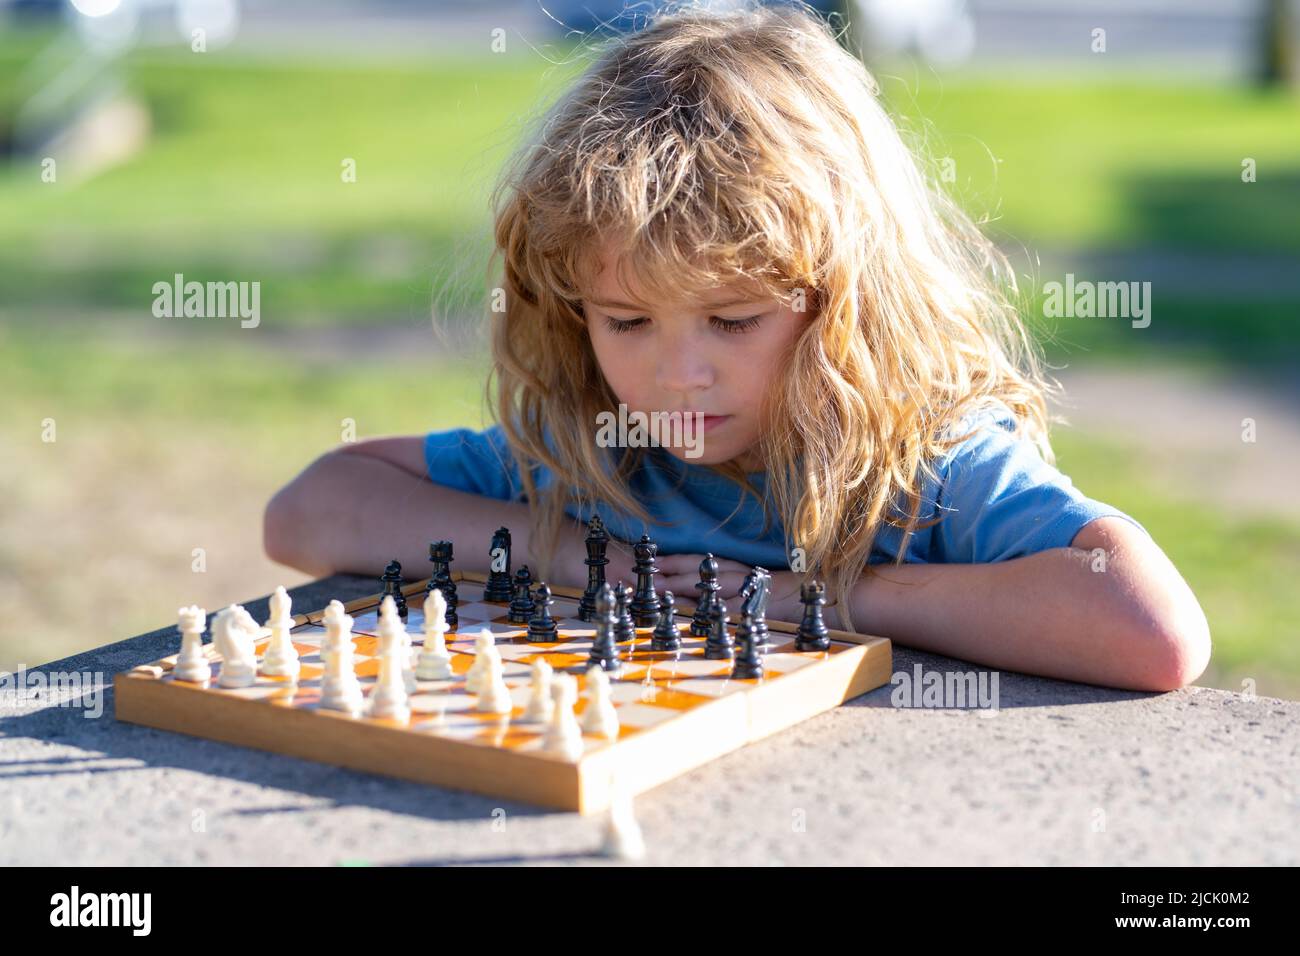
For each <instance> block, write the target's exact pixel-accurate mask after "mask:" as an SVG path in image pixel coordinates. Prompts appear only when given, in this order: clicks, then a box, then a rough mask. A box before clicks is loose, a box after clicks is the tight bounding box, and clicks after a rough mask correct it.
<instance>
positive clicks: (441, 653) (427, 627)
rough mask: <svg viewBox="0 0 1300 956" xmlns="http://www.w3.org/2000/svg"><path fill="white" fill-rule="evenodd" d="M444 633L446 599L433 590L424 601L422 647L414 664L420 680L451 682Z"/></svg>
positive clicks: (436, 590) (445, 627) (449, 661)
mask: <svg viewBox="0 0 1300 956" xmlns="http://www.w3.org/2000/svg"><path fill="white" fill-rule="evenodd" d="M446 633H447V599H446V598H445V597H443V596H442V591H440V590H438V589H437V588H435V589H434V590H433V591H431V592H429V596H428V597H427V598H425V599H424V647H422V648H421V649H420V657H419V659H418V660H417V661H416V662H415V676H416V677H418V678H419V679H420V680H451V678H452V676H453V675H452V672H451V655H450V654H448V653H447V638H446V636H445V635H446Z"/></svg>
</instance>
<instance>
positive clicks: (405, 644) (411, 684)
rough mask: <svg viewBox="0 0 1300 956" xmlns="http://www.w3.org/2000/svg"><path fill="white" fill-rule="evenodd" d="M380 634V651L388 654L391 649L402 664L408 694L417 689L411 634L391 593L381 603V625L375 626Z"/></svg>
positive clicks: (404, 684) (403, 681)
mask: <svg viewBox="0 0 1300 956" xmlns="http://www.w3.org/2000/svg"><path fill="white" fill-rule="evenodd" d="M375 633H376V634H378V635H379V646H380V648H381V651H380V653H381V654H386V653H388V651H389V650H390V649H391V650H392V651H393V653H394V654H395V655H396V656H397V659H398V661H400V662H401V665H402V684H403V686H405V688H406V692H407V693H408V694H414V693H415V689H416V683H415V668H413V667H412V666H411V635H410V634H408V633H407V631H406V625H405V624H403V623H402V619H401V618H400V617H398V616H397V602H395V601H394V600H393V596H392V595H391V594H390V595H388V596H386V597H385V598H384V600H383V602H382V603H381V604H380V605H379V626H378V627H376V628H375Z"/></svg>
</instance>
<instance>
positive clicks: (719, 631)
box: [704, 601, 736, 661]
mask: <svg viewBox="0 0 1300 956" xmlns="http://www.w3.org/2000/svg"><path fill="white" fill-rule="evenodd" d="M710 616H711V619H712V624H713V626H712V627H711V628H710V629H709V638H708V640H707V641H705V642H704V656H705V657H706V658H707V659H708V660H711V661H729V660H731V659H732V658H733V657H735V656H736V642H735V638H733V637H732V636H731V632H730V631H728V630H727V606H726V605H725V604H723V603H722V602H721V601H718V602H717V603H716V604H714V605H713V609H712V611H711V612H710Z"/></svg>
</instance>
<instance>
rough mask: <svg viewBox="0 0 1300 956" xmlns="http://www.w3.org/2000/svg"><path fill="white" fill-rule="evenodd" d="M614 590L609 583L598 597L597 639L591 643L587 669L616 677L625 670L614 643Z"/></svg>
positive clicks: (596, 616)
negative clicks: (598, 669)
mask: <svg viewBox="0 0 1300 956" xmlns="http://www.w3.org/2000/svg"><path fill="white" fill-rule="evenodd" d="M615 605H616V601H615V598H614V589H613V588H612V587H610V586H609V584H608V583H606V584H604V585H602V586H601V589H600V591H599V593H597V595H596V611H595V619H596V638H595V640H593V641H592V642H591V653H590V654H589V655H588V657H587V667H588V668H591V667H599V668H600V669H601V670H603V671H604V672H605V673H606V674H610V675H616V674H618V673H620V672H621V671H622V670H623V661H622V660H620V659H619V656H618V646H617V645H616V644H615V642H614V638H615V629H616V628H617V621H616V618H615V613H616V612H615Z"/></svg>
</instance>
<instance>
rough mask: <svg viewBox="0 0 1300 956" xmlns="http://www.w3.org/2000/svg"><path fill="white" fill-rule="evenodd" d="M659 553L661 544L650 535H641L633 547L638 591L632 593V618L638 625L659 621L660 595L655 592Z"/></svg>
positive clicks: (646, 625)
mask: <svg viewBox="0 0 1300 956" xmlns="http://www.w3.org/2000/svg"><path fill="white" fill-rule="evenodd" d="M658 554H659V545H657V544H655V543H654V542H653V541H651V540H650V535H648V534H643V535H641V540H640V541H638V542H637V543H636V544H635V545H634V546H633V548H632V555H633V565H632V569H633V570H634V571H635V572H636V591H635V593H634V594H633V595H632V603H631V604H630V608H631V610H632V620H633V621H634V622H635V624H636V626H637V627H654V626H655V625H656V624H658V623H659V597H658V595H656V594H655V575H656V574H658V573H659V569H658V568H657V567H655V557H656V556H657V555H658Z"/></svg>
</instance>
